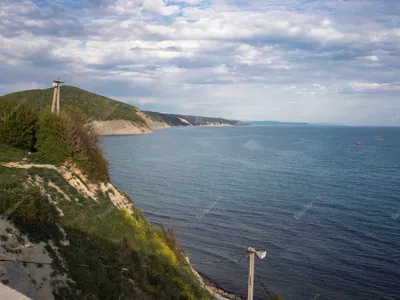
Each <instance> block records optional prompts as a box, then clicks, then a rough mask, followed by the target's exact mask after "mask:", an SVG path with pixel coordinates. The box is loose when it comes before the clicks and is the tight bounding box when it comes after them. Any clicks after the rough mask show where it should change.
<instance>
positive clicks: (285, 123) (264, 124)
mask: <svg viewBox="0 0 400 300" xmlns="http://www.w3.org/2000/svg"><path fill="white" fill-rule="evenodd" d="M250 124H251V125H256V126H273V125H288V126H294V125H295V126H300V125H301V126H304V125H309V124H308V123H305V122H279V121H251V122H250Z"/></svg>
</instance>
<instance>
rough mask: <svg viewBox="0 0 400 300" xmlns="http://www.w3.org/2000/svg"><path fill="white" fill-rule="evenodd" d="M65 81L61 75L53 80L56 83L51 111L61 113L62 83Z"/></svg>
mask: <svg viewBox="0 0 400 300" xmlns="http://www.w3.org/2000/svg"><path fill="white" fill-rule="evenodd" d="M61 83H64V82H62V81H60V77H57V79H56V80H54V81H53V85H54V93H53V102H52V104H51V112H53V113H54V112H55V113H57V115H59V114H60V84H61Z"/></svg>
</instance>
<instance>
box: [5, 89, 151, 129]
mask: <svg viewBox="0 0 400 300" xmlns="http://www.w3.org/2000/svg"><path fill="white" fill-rule="evenodd" d="M61 98H62V99H61V107H64V106H65V105H69V106H74V107H76V108H78V109H79V110H80V111H82V112H84V113H85V115H86V116H87V117H88V119H89V118H90V120H102V121H104V120H118V119H121V120H127V121H132V122H134V123H137V124H144V123H145V120H144V119H143V118H142V117H141V116H140V115H139V114H138V113H137V110H138V109H137V108H136V107H134V106H132V105H129V104H126V103H123V102H119V101H115V100H112V99H110V98H107V97H103V96H100V95H97V94H94V93H91V92H88V91H85V90H82V89H79V88H77V87H73V86H67V85H65V86H61ZM52 99H53V89H52V88H49V89H42V90H27V91H22V92H16V93H12V94H8V95H5V96H1V97H0V103H1V102H3V101H5V100H7V101H16V102H22V101H26V102H28V103H31V104H32V105H33V107H34V108H35V109H36V111H40V110H41V109H43V108H44V107H46V106H47V105H49V104H51V100H52Z"/></svg>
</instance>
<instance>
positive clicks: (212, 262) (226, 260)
mask: <svg viewBox="0 0 400 300" xmlns="http://www.w3.org/2000/svg"><path fill="white" fill-rule="evenodd" d="M242 258H243V256H242V257H240V258H239V259H221V260H214V261H205V262H199V263H190V264H183V265H182V264H176V265H177V266H182V267H189V266H196V265H209V264H218V263H224V262H239V263H240V262H241V261H240V260H241V259H242ZM0 261H2V262H11V263H26V264H35V265H52V264H53V262H39V261H29V260H19V259H7V258H0ZM68 265H71V266H74V267H83V268H93V267H104V268H119V267H121V268H130V267H129V266H124V265H120V266H118V265H115V264H114V265H87V264H68ZM142 267H143V268H145V267H148V266H142Z"/></svg>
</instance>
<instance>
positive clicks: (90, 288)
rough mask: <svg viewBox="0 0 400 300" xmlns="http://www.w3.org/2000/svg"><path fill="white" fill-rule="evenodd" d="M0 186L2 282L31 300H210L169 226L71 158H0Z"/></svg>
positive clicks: (0, 269) (0, 266)
mask: <svg viewBox="0 0 400 300" xmlns="http://www.w3.org/2000/svg"><path fill="white" fill-rule="evenodd" d="M0 188H1V189H0V191H2V192H0V200H1V213H2V219H1V220H0V237H1V241H2V247H1V248H0V257H1V258H2V259H6V260H8V261H3V262H1V263H0V280H1V281H2V283H3V284H5V285H7V286H8V287H10V288H12V289H14V290H15V291H18V292H19V293H21V294H23V295H25V296H27V297H29V298H30V299H211V296H210V294H208V293H207V292H206V291H205V290H204V289H203V288H202V286H201V285H200V284H199V282H198V281H197V279H196V277H195V275H194V274H193V272H192V271H191V268H190V266H189V265H188V264H187V263H186V261H185V257H184V256H183V255H182V252H180V251H179V250H178V249H177V248H174V247H172V246H171V245H173V243H172V239H173V237H171V236H168V233H167V231H165V230H164V231H163V230H159V229H157V228H155V227H153V226H152V225H151V224H150V223H149V222H148V221H147V220H146V219H145V218H144V216H143V215H142V213H141V212H140V210H139V209H137V208H136V207H135V206H134V204H133V202H132V200H131V199H130V198H129V196H127V195H125V194H124V193H121V192H120V191H118V190H117V189H116V188H115V187H114V186H113V185H112V184H111V183H109V182H101V183H93V182H91V181H90V180H89V179H88V178H87V177H86V175H85V174H84V173H83V172H82V171H81V170H80V169H79V168H77V167H76V165H74V164H73V163H71V162H66V163H64V164H62V165H60V166H54V165H50V164H37V163H32V162H31V161H29V160H28V159H25V160H22V161H21V162H3V163H1V165H0ZM6 198H7V199H6ZM0 294H1V289H0Z"/></svg>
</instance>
